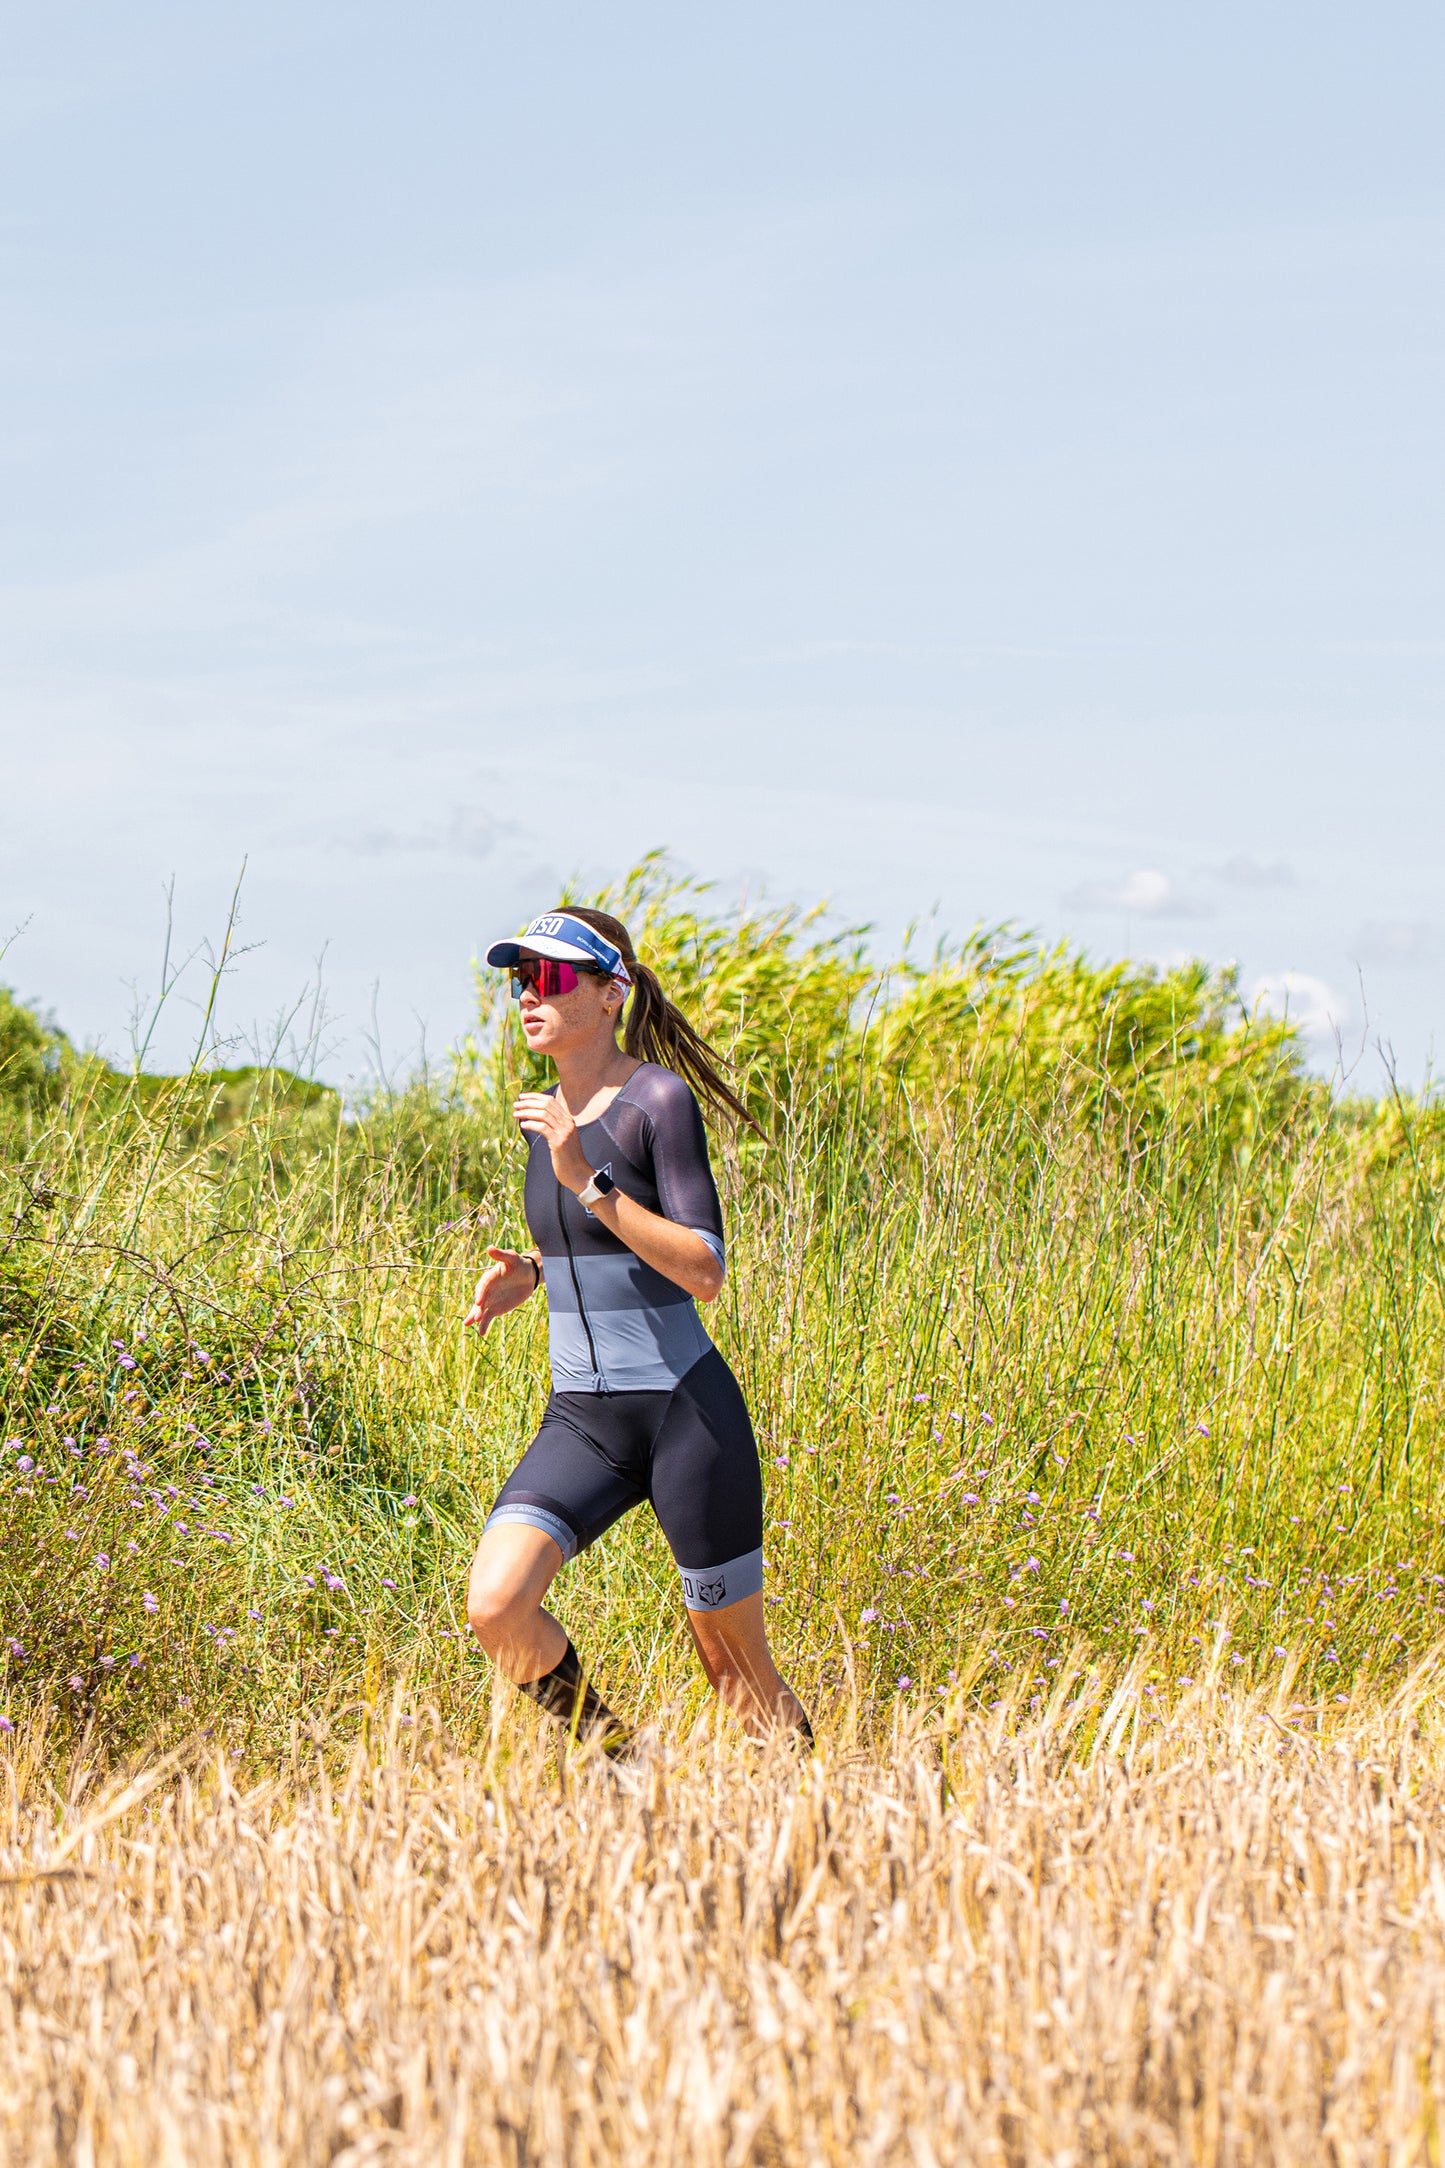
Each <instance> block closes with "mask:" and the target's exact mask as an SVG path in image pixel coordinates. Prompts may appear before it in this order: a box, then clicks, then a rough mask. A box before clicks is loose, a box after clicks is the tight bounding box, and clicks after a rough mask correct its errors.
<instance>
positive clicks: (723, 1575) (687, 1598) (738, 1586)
mask: <svg viewBox="0 0 1445 2168" xmlns="http://www.w3.org/2000/svg"><path fill="white" fill-rule="evenodd" d="M677 1570H678V1572H679V1573H680V1574H681V1575H682V1600H683V1602H684V1603H685V1604H686V1605H687V1608H688V1610H689V1611H726V1609H727V1608H728V1605H729V1604H734V1603H741V1602H742V1600H743V1598H744V1597H745V1596H757V1595H760V1594H761V1593H762V1586H763V1552H762V1545H761V1544H759V1546H758V1548H757V1550H755V1551H744V1553H743V1555H742V1557H741V1558H730V1559H728V1560H727V1562H726V1563H725V1564H724V1565H721V1566H679V1567H678V1569H677Z"/></svg>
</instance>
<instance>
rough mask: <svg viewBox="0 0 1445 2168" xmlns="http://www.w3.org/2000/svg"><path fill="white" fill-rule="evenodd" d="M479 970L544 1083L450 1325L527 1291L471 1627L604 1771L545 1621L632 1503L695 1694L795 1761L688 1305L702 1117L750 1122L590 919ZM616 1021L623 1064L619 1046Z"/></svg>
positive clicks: (712, 1197) (700, 1200)
mask: <svg viewBox="0 0 1445 2168" xmlns="http://www.w3.org/2000/svg"><path fill="white" fill-rule="evenodd" d="M487 962H488V963H489V964H494V965H497V966H499V967H501V968H502V969H509V970H510V971H511V974H512V992H513V995H514V997H516V998H517V999H519V1000H520V1002H521V1013H522V1030H523V1032H524V1034H525V1035H526V1040H527V1045H528V1047H529V1048H530V1049H531V1051H532V1052H533V1053H534V1054H543V1055H545V1056H547V1058H548V1059H549V1060H551V1061H552V1062H553V1063H554V1064H555V1066H556V1070H557V1082H556V1084H555V1086H554V1087H553V1088H552V1090H550V1091H545V1092H523V1093H521V1095H520V1096H519V1097H518V1099H517V1102H516V1106H515V1109H514V1111H515V1113H516V1116H517V1120H518V1122H519V1123H520V1125H521V1127H522V1129H523V1131H524V1132H525V1134H526V1135H527V1137H528V1138H529V1140H530V1147H529V1156H528V1161H527V1183H526V1198H525V1202H526V1213H527V1225H528V1228H529V1230H530V1232H531V1234H532V1238H533V1240H534V1242H535V1243H536V1248H535V1249H534V1250H532V1251H530V1252H527V1253H523V1252H520V1251H517V1250H508V1249H500V1248H489V1249H488V1251H487V1255H488V1256H489V1257H490V1259H491V1260H492V1261H491V1263H490V1264H489V1266H488V1267H487V1269H486V1271H485V1272H484V1273H483V1274H482V1277H481V1279H480V1280H479V1281H478V1282H477V1288H476V1293H475V1296H474V1297H473V1301H472V1307H471V1309H470V1310H469V1311H468V1313H467V1318H466V1322H467V1324H469V1325H475V1326H476V1328H477V1330H478V1331H479V1332H486V1330H487V1328H488V1327H489V1326H490V1325H494V1324H495V1323H496V1321H497V1319H498V1318H500V1317H505V1316H506V1314H507V1312H508V1311H509V1310H515V1309H517V1308H518V1307H519V1305H520V1304H522V1303H524V1302H526V1301H527V1299H528V1297H529V1296H531V1295H532V1294H534V1293H535V1292H536V1290H537V1288H538V1287H539V1286H542V1285H545V1287H546V1290H547V1310H548V1319H549V1339H550V1347H551V1360H552V1393H551V1397H550V1398H549V1400H548V1402H547V1407H546V1411H545V1413H544V1414H543V1417H542V1427H541V1429H540V1430H539V1431H538V1432H537V1435H536V1437H535V1438H534V1439H533V1441H532V1443H531V1445H530V1446H528V1448H527V1450H526V1452H525V1453H524V1454H523V1456H522V1458H521V1460H520V1461H519V1462H518V1464H517V1466H516V1468H515V1469H514V1470H513V1472H512V1474H511V1475H510V1476H509V1477H508V1479H507V1481H506V1482H505V1483H504V1484H503V1486H502V1489H501V1493H500V1495H499V1497H498V1499H497V1502H496V1504H495V1506H494V1507H493V1508H492V1511H491V1513H490V1515H489V1516H488V1518H487V1522H486V1525H485V1527H484V1528H483V1530H482V1539H481V1542H480V1543H479V1544H478V1546H477V1555H476V1558H475V1560H474V1561H473V1563H472V1571H471V1578H470V1581H469V1583H468V1587H467V1617H468V1619H469V1620H470V1622H471V1627H472V1631H473V1633H474V1634H475V1635H476V1637H477V1639H478V1641H480V1643H481V1645H482V1647H483V1648H484V1649H485V1650H486V1651H487V1654H488V1655H489V1656H491V1657H492V1658H493V1660H494V1661H495V1662H496V1663H497V1664H499V1665H500V1667H501V1669H502V1670H503V1671H504V1672H505V1673H506V1675H507V1677H508V1678H509V1679H511V1680H512V1681H513V1682H514V1683H515V1684H516V1685H517V1686H519V1687H520V1688H521V1690H522V1692H523V1693H524V1694H529V1695H530V1696H531V1697H532V1699H533V1700H534V1701H536V1702H539V1703H540V1704H541V1706H542V1707H543V1708H544V1709H546V1710H547V1711H548V1712H549V1714H551V1715H553V1716H555V1717H558V1718H559V1719H560V1720H561V1721H562V1722H563V1723H564V1724H567V1725H568V1726H569V1727H570V1728H571V1729H572V1730H574V1731H575V1732H578V1733H580V1734H581V1735H583V1736H585V1737H587V1738H590V1739H592V1740H594V1741H595V1742H596V1743H597V1744H598V1745H599V1746H601V1747H602V1749H603V1750H604V1751H605V1752H607V1753H609V1754H617V1753H620V1752H625V1751H626V1749H627V1746H628V1744H629V1743H630V1734H629V1732H628V1730H627V1727H626V1726H625V1725H624V1724H623V1723H622V1721H621V1720H620V1719H619V1718H618V1717H617V1716H616V1715H614V1713H613V1711H612V1710H611V1709H609V1708H608V1706H607V1704H606V1703H605V1702H604V1701H603V1700H602V1698H601V1696H600V1695H599V1694H598V1693H597V1691H596V1689H595V1688H594V1687H592V1686H591V1685H589V1684H588V1681H587V1679H586V1677H585V1675H584V1673H583V1670H582V1666H581V1664H580V1662H579V1660H578V1656H577V1651H576V1650H575V1649H574V1648H573V1646H572V1643H571V1641H570V1640H569V1639H568V1637H567V1634H566V1632H565V1631H564V1629H563V1628H562V1627H561V1626H560V1625H559V1624H558V1623H557V1620H556V1619H555V1618H553V1616H552V1614H551V1613H550V1611H547V1610H544V1609H543V1598H544V1597H545V1595H546V1593H547V1590H548V1588H549V1587H550V1585H551V1583H552V1581H553V1579H554V1578H555V1576H556V1574H557V1572H558V1570H559V1568H561V1567H562V1566H563V1565H565V1563H566V1562H567V1560H568V1559H569V1558H575V1557H576V1555H577V1553H578V1552H579V1551H581V1550H584V1549H585V1548H586V1547H587V1545H588V1544H589V1543H595V1542H596V1541H597V1538H598V1537H599V1536H600V1535H601V1534H602V1533H603V1532H604V1530H606V1529H608V1528H610V1527H611V1525H612V1523H613V1522H614V1521H615V1520H617V1519H618V1518H619V1517H620V1516H621V1515H622V1514H624V1513H626V1512H628V1511H629V1510H630V1509H631V1508H632V1507H633V1506H636V1505H640V1504H641V1503H642V1501H643V1499H644V1498H645V1499H647V1500H648V1501H649V1502H650V1504H651V1506H652V1509H653V1511H654V1512H655V1513H656V1515H657V1517H658V1520H659V1521H660V1522H661V1523H662V1530H663V1534H664V1535H665V1536H666V1537H667V1540H668V1543H669V1545H670V1546H671V1549H672V1555H673V1558H674V1559H675V1560H676V1562H677V1569H678V1572H679V1574H680V1576H681V1579H682V1597H683V1602H684V1604H685V1605H686V1607H687V1622H688V1625H689V1626H690V1628H691V1629H692V1637H693V1640H694V1642H695V1643H696V1645H697V1652H698V1655H699V1656H700V1657H701V1659H702V1666H703V1669H704V1671H705V1672H706V1673H707V1677H708V1682H709V1684H710V1685H711V1686H712V1687H713V1689H714V1690H715V1692H716V1693H717V1694H718V1696H719V1697H720V1699H721V1700H722V1701H723V1702H724V1704H725V1705H726V1706H727V1707H728V1708H730V1709H732V1710H733V1711H735V1713H736V1714H737V1715H738V1716H739V1717H741V1718H742V1720H743V1722H744V1724H745V1725H746V1726H747V1728H748V1730H749V1731H750V1732H751V1733H752V1735H753V1736H754V1737H764V1736H766V1735H767V1734H768V1733H770V1732H773V1731H775V1730H778V1729H781V1730H783V1731H791V1732H794V1733H796V1734H798V1735H800V1737H801V1738H802V1739H803V1740H805V1741H807V1740H811V1738H812V1732H811V1730H810V1729H809V1725H808V1719H807V1717H806V1715H805V1714H804V1712H803V1708H802V1704H801V1703H800V1702H799V1701H798V1699H797V1697H796V1696H795V1695H794V1694H793V1692H792V1691H791V1689H790V1688H789V1687H788V1686H786V1685H785V1684H784V1682H783V1680H782V1679H781V1678H780V1677H779V1676H778V1673H777V1670H776V1669H775V1667H774V1664H773V1660H772V1657H771V1655H770V1654H769V1652H768V1642H767V1633H766V1630H765V1628H764V1624H763V1595H762V1588H763V1549H762V1546H763V1487H762V1475H761V1471H760V1469H759V1466H758V1451H757V1446H756V1444H755V1443H754V1440H753V1431H752V1425H751V1423H750V1422H749V1420H748V1411H747V1406H746V1404H745V1402H744V1400H743V1396H742V1393H741V1391H740V1390H739V1388H738V1384H737V1380H736V1379H735V1378H734V1376H733V1374H732V1372H731V1370H729V1368H728V1366H727V1364H726V1363H725V1362H724V1361H723V1359H722V1357H721V1355H719V1353H718V1352H717V1349H716V1348H715V1347H714V1346H713V1345H712V1342H711V1341H710V1340H709V1339H708V1336H707V1334H706V1332H705V1331H704V1330H703V1326H702V1320H701V1319H700V1318H699V1316H698V1314H697V1308H696V1304H697V1303H698V1302H711V1301H712V1300H713V1299H714V1298H715V1296H716V1295H717V1294H718V1292H719V1291H720V1289H721V1287H722V1284H723V1274H724V1269H725V1259H724V1251H723V1224H722V1209H721V1206H720V1205H719V1202H718V1194H717V1188H716V1185H715V1184H714V1182H713V1178H712V1169H711V1167H710V1166H709V1164H708V1155H707V1139H706V1136H705V1134H704V1131H703V1124H702V1115H701V1113H700V1111H699V1108H698V1102H697V1100H696V1099H695V1098H694V1097H693V1093H692V1091H691V1089H690V1088H689V1084H690V1083H691V1084H695V1085H696V1086H697V1088H698V1090H699V1091H700V1092H701V1093H702V1094H703V1096H704V1097H705V1098H706V1099H707V1100H708V1101H709V1103H710V1104H711V1106H712V1108H713V1109H714V1110H715V1111H717V1112H725V1113H727V1114H730V1115H732V1116H734V1117H738V1118H741V1119H743V1120H746V1119H747V1118H748V1117H747V1114H746V1110H745V1109H744V1108H743V1106H742V1105H741V1103H740V1101H739V1100H738V1099H737V1098H736V1097H735V1096H734V1094H733V1093H732V1092H731V1091H730V1090H729V1089H728V1087H727V1085H726V1084H725V1083H724V1082H723V1079H722V1077H721V1076H720V1075H719V1074H718V1069H717V1065H716V1063H715V1061H714V1060H713V1058H712V1055H711V1053H710V1050H709V1048H708V1047H707V1045H706V1043H705V1042H704V1041H703V1040H702V1039H700V1038H699V1037H698V1035H697V1033H696V1032H695V1031H693V1029H692V1027H691V1026H690V1025H689V1024H688V1022H687V1020H686V1018H685V1017H684V1016H683V1015H682V1013H681V1012H680V1010H678V1009H676V1008H675V1007H674V1006H673V1004H672V1003H671V1002H670V1001H669V1000H668V999H667V997H666V995H665V994H664V993H663V991H662V987H661V985H660V983H659V981H658V979H657V976H656V974H655V973H654V972H653V971H651V970H649V968H648V967H647V966H646V965H645V964H640V963H639V962H638V960H637V957H636V955H635V954H634V952H633V948H632V943H631V940H630V939H629V937H628V933H627V929H626V927H625V926H623V925H622V924H621V922H620V921H619V920H617V919H615V918H612V917H611V916H609V914H608V913H607V912H605V911H591V910H583V909H580V908H578V907H575V906H573V905H570V904H568V905H566V906H559V907H558V908H557V909H556V910H555V911H552V912H548V913H547V914H546V915H545V916H544V917H542V918H537V919H534V920H533V921H532V923H531V925H530V926H529V927H528V928H527V930H526V932H525V933H524V934H523V935H522V936H521V938H520V939H519V940H514V941H498V942H496V943H495V944H494V945H493V946H492V947H491V948H490V949H489V950H488V951H487ZM629 999H630V1007H628V1009H627V1022H626V1031H625V1036H624V1041H623V1045H621V1046H619V1044H618V1041H617V1032H618V1026H619V1023H620V1021H621V1018H622V1014H623V1009H624V1007H625V1006H627V1004H628V1002H629Z"/></svg>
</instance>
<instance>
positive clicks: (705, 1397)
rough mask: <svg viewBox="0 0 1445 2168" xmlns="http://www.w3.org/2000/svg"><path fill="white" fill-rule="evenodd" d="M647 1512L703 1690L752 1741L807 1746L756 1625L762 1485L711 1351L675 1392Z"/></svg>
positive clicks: (743, 1418) (798, 1709)
mask: <svg viewBox="0 0 1445 2168" xmlns="http://www.w3.org/2000/svg"><path fill="white" fill-rule="evenodd" d="M651 1493H652V1504H653V1510H654V1511H655V1512H656V1514H657V1517H658V1519H659V1521H661V1523H662V1529H663V1534H664V1535H665V1536H666V1537H667V1540H668V1543H669V1545H670V1546H671V1549H672V1555H673V1557H674V1558H675V1559H676V1561H677V1565H678V1571H679V1573H680V1575H681V1579H682V1600H683V1602H684V1604H685V1605H686V1606H687V1623H688V1625H689V1627H690V1628H691V1630H692V1638H693V1640H694V1642H695V1643H696V1644H697V1652H698V1654H699V1656H700V1657H701V1658H702V1664H703V1669H704V1671H706V1673H707V1676H708V1683H709V1685H710V1686H711V1687H712V1688H713V1690H714V1692H715V1693H716V1694H717V1696H718V1699H719V1700H720V1701H721V1702H722V1703H723V1704H724V1706H725V1707H727V1708H729V1709H731V1710H732V1711H733V1712H734V1714H735V1715H737V1716H739V1717H740V1718H741V1719H742V1721H743V1722H744V1723H745V1724H746V1726H747V1728H748V1730H749V1731H750V1732H752V1734H753V1735H754V1737H762V1736H766V1735H767V1734H769V1733H771V1732H774V1731H776V1730H778V1729H779V1728H780V1727H781V1728H782V1729H783V1730H785V1731H795V1732H798V1733H800V1734H801V1735H802V1736H803V1737H804V1738H806V1739H811V1738H812V1732H811V1730H810V1728H809V1725H808V1719H807V1716H806V1714H805V1713H804V1710H803V1705H802V1703H801V1702H800V1701H799V1700H798V1697H797V1695H796V1694H794V1692H793V1691H792V1689H791V1687H789V1686H788V1685H786V1684H785V1682H784V1681H783V1680H782V1679H781V1678H780V1677H779V1676H778V1671H777V1666H776V1665H775V1664H774V1662H773V1659H772V1656H771V1654H770V1653H769V1650H768V1636H767V1629H766V1627H765V1625H764V1623H763V1594H762V1588H763V1478H762V1470H761V1468H760V1467H759V1465H758V1448H757V1442H756V1440H755V1439H754V1437H753V1426H752V1423H751V1421H750V1420H749V1417H748V1410H747V1403H746V1401H745V1400H744V1399H743V1395H742V1390H741V1388H740V1387H739V1385H738V1382H737V1380H736V1378H735V1377H734V1376H733V1374H732V1372H731V1370H729V1368H728V1366H727V1364H726V1363H725V1362H724V1361H723V1358H722V1356H721V1355H719V1353H718V1352H717V1349H716V1348H712V1349H710V1350H709V1352H708V1353H707V1354H706V1355H704V1356H703V1357H702V1359H701V1360H700V1361H699V1362H696V1363H694V1365H693V1367H692V1369H691V1370H689V1371H688V1373H687V1376H686V1377H685V1378H683V1379H682V1381H681V1382H680V1384H679V1385H678V1386H677V1387H676V1389H675V1390H674V1392H673V1394H672V1396H671V1399H670V1401H669V1403H668V1406H667V1411H666V1414H665V1415H664V1417H663V1420H662V1422H661V1424H660V1425H659V1427H658V1431H657V1435H656V1437H655V1439H654V1441H653V1447H652V1474H651Z"/></svg>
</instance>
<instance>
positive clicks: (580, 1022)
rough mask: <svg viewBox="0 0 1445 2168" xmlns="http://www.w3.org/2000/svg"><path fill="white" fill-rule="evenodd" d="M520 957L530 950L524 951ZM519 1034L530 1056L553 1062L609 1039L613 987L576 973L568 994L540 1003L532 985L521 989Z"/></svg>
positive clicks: (614, 1000) (614, 1007)
mask: <svg viewBox="0 0 1445 2168" xmlns="http://www.w3.org/2000/svg"><path fill="white" fill-rule="evenodd" d="M522 954H523V955H524V956H525V955H528V954H530V951H529V950H527V949H524V950H523V951H522ZM520 1006H521V1011H522V1032H523V1036H524V1037H525V1039H526V1041H527V1045H528V1047H529V1049H530V1050H531V1052H532V1053H534V1054H546V1055H547V1056H548V1057H549V1058H550V1059H552V1060H553V1061H555V1060H556V1058H557V1056H558V1054H563V1055H566V1054H570V1053H574V1052H581V1051H582V1050H583V1049H584V1048H585V1047H588V1046H590V1045H592V1044H593V1043H594V1042H595V1041H597V1040H604V1041H608V1040H611V1039H612V1038H613V1037H614V1036H615V1034H616V1030H617V1013H618V1001H617V988H616V987H615V986H614V985H613V983H612V981H611V980H610V979H601V978H598V977H596V975H595V974H594V973H591V972H587V971H579V972H578V974H577V984H576V985H575V986H574V987H573V988H572V990H571V992H570V993H566V994H554V995H553V997H552V998H551V1000H550V1001H544V1000H543V999H542V997H541V995H540V994H539V993H538V992H537V989H536V987H535V986H524V987H523V988H522V999H521V1004H520Z"/></svg>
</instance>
